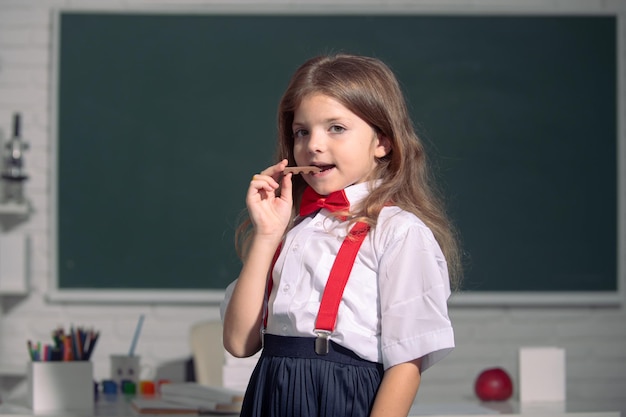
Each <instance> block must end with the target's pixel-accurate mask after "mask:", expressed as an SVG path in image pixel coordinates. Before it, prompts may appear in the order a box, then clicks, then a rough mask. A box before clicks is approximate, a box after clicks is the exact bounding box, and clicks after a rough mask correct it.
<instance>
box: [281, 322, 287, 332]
mask: <svg viewBox="0 0 626 417" xmlns="http://www.w3.org/2000/svg"><path fill="white" fill-rule="evenodd" d="M282 331H283V333H287V325H286V324H284V325H283V327H282Z"/></svg>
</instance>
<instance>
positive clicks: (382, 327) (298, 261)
mask: <svg viewBox="0 0 626 417" xmlns="http://www.w3.org/2000/svg"><path fill="white" fill-rule="evenodd" d="M345 192H346V195H347V197H348V199H349V200H350V202H351V204H352V205H354V204H356V203H358V202H359V201H361V200H362V199H363V198H365V197H366V196H367V194H368V193H369V190H368V185H367V183H361V184H356V185H353V186H350V187H348V188H346V189H345ZM328 214H329V213H328V211H327V210H325V209H322V210H320V211H319V212H317V213H316V214H314V215H312V216H309V217H306V218H304V219H302V221H301V222H300V223H299V224H298V225H297V226H295V227H294V228H293V229H292V230H291V231H289V233H288V234H287V236H286V239H285V242H284V243H283V246H282V250H281V253H280V256H279V257H278V259H277V261H276V264H275V266H274V271H273V278H274V283H273V290H272V294H271V295H270V299H269V318H268V322H267V329H266V332H267V333H270V334H275V335H280V336H305V337H314V336H315V333H314V332H313V330H314V328H315V320H316V318H317V312H318V310H319V305H320V301H321V298H322V294H323V292H324V286H325V284H326V280H327V279H328V275H329V273H330V269H331V267H332V265H333V262H334V261H335V257H336V255H337V252H338V251H339V247H340V246H341V243H342V242H343V239H344V238H345V236H346V234H347V230H346V227H345V226H346V223H345V222H342V221H340V220H337V219H335V218H334V217H332V216H328ZM233 287H234V283H232V284H231V285H229V287H228V288H227V290H226V296H225V299H224V302H223V303H222V313H223V312H224V311H225V307H226V305H227V303H228V301H229V299H230V295H231V294H232V290H233ZM449 296H450V283H449V278H448V269H447V265H446V261H445V258H444V256H443V253H442V252H441V249H440V247H439V245H438V244H437V242H436V241H435V238H434V236H433V234H432V232H431V231H430V229H429V228H428V227H427V226H426V225H425V224H424V223H423V222H422V221H421V220H420V219H418V218H417V217H416V216H415V215H413V214H411V213H408V212H406V211H403V210H401V209H399V208H398V207H395V206H389V207H384V208H383V209H382V211H381V213H380V216H379V218H378V223H377V225H376V227H375V228H374V229H373V230H371V231H370V232H369V234H368V236H367V237H366V238H365V240H364V242H363V244H362V246H361V248H360V250H359V253H358V255H357V258H356V260H355V263H354V267H353V269H352V272H351V274H350V278H349V280H348V283H347V285H346V287H345V290H344V293H343V298H342V301H341V304H340V306H339V312H338V317H337V324H336V326H335V331H334V333H333V334H332V336H331V340H333V341H335V342H336V343H338V344H340V345H342V346H344V347H346V348H348V349H350V350H352V351H353V352H355V353H356V354H357V355H359V356H360V357H362V358H364V359H366V360H369V361H372V362H379V363H382V364H383V366H384V368H385V369H388V368H389V367H391V366H393V365H397V364H399V363H403V362H407V361H410V360H413V359H417V358H423V359H422V366H421V370H422V371H424V370H426V369H427V368H429V367H430V366H432V365H433V364H434V363H435V362H437V361H439V360H441V359H442V358H443V357H444V356H445V355H447V354H448V353H449V352H450V351H451V350H452V349H453V348H454V333H453V330H452V325H451V323H450V319H449V318H448V309H447V299H448V297H449Z"/></svg>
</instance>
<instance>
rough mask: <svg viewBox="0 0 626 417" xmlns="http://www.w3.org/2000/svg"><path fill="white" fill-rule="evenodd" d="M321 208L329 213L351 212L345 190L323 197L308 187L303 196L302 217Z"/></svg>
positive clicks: (301, 204)
mask: <svg viewBox="0 0 626 417" xmlns="http://www.w3.org/2000/svg"><path fill="white" fill-rule="evenodd" d="M321 208H325V209H326V210H329V211H340V210H349V209H350V201H348V197H346V193H345V192H344V191H343V190H340V191H335V192H334V193H330V194H329V195H327V196H323V195H319V194H318V193H316V192H315V191H314V190H313V188H311V187H307V188H306V189H305V190H304V194H303V195H302V202H301V203H300V215H301V216H308V215H309V214H311V213H313V212H314V211H317V210H319V209H321Z"/></svg>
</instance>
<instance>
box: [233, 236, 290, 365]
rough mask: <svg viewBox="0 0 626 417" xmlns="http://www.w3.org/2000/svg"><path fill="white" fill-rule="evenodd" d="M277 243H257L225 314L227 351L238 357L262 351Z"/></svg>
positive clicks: (253, 247) (252, 247) (255, 241)
mask: <svg viewBox="0 0 626 417" xmlns="http://www.w3.org/2000/svg"><path fill="white" fill-rule="evenodd" d="M277 246H278V243H277V242H268V241H264V240H260V239H253V241H252V244H251V246H250V251H249V253H248V257H247V259H246V261H245V262H244V265H243V267H242V269H241V273H240V275H239V278H238V279H237V283H236V284H235V288H234V291H233V294H232V297H231V299H230V301H229V303H228V306H227V308H226V311H225V314H224V334H223V338H224V347H225V348H226V350H227V351H228V352H229V353H230V354H232V355H233V356H235V357H247V356H251V355H253V354H255V353H256V352H257V351H258V350H259V349H260V348H261V334H260V328H261V320H262V315H263V303H264V296H265V289H266V286H267V273H268V270H269V268H270V266H271V263H272V259H273V257H274V252H275V251H276V248H277Z"/></svg>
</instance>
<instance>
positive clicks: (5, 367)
mask: <svg viewBox="0 0 626 417" xmlns="http://www.w3.org/2000/svg"><path fill="white" fill-rule="evenodd" d="M24 354H26V348H24ZM25 375H26V364H25V363H23V364H19V365H17V364H11V363H1V362H0V376H25Z"/></svg>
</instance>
